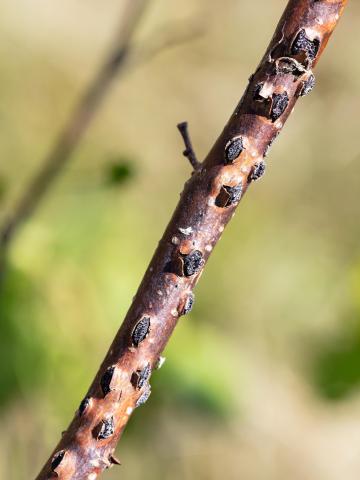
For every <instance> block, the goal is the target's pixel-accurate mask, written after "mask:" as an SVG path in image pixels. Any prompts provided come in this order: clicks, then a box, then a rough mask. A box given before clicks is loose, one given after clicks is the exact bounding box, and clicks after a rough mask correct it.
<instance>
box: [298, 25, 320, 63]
mask: <svg viewBox="0 0 360 480" xmlns="http://www.w3.org/2000/svg"><path fill="white" fill-rule="evenodd" d="M319 47H320V40H319V39H318V38H314V40H310V39H309V38H308V37H307V35H306V32H305V30H304V29H302V30H300V32H299V33H298V34H297V35H296V38H295V40H294V42H293V44H292V47H291V53H292V54H293V55H297V54H299V53H300V52H305V53H306V54H307V56H308V58H309V59H310V60H314V58H315V57H316V55H317V53H318V51H319Z"/></svg>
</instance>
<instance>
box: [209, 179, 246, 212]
mask: <svg viewBox="0 0 360 480" xmlns="http://www.w3.org/2000/svg"><path fill="white" fill-rule="evenodd" d="M242 191H243V187H242V183H239V184H238V185H235V186H234V187H232V186H230V185H223V186H222V187H221V189H220V192H219V195H218V196H217V197H216V200H215V205H216V206H217V207H220V208H226V207H230V206H231V205H234V204H235V203H238V202H239V201H240V199H241V194H242Z"/></svg>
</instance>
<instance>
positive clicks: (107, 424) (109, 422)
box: [95, 416, 115, 440]
mask: <svg viewBox="0 0 360 480" xmlns="http://www.w3.org/2000/svg"><path fill="white" fill-rule="evenodd" d="M114 431H115V425H114V417H113V416H111V417H109V418H104V419H103V420H101V422H100V423H99V425H97V427H95V436H96V438H97V440H104V439H106V438H109V437H111V436H112V435H113V434H114Z"/></svg>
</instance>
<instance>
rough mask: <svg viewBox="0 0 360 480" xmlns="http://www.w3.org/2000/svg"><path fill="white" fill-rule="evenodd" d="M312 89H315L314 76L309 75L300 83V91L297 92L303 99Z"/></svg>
mask: <svg viewBox="0 0 360 480" xmlns="http://www.w3.org/2000/svg"><path fill="white" fill-rule="evenodd" d="M314 87H315V75H313V74H311V75H310V76H309V78H307V79H306V80H304V81H303V82H302V84H301V87H300V91H299V97H304V96H305V95H308V94H309V93H310V92H311V91H312V90H313V88H314Z"/></svg>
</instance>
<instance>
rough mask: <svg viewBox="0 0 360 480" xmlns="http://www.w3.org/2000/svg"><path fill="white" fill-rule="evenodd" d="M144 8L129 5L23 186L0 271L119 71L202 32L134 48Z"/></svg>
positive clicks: (176, 33) (175, 34) (160, 37)
mask: <svg viewBox="0 0 360 480" xmlns="http://www.w3.org/2000/svg"><path fill="white" fill-rule="evenodd" d="M147 4H148V0H130V1H129V3H128V6H127V10H126V12H125V15H124V17H123V18H122V20H121V23H120V26H119V27H118V29H117V32H116V36H115V39H114V41H113V42H112V45H111V49H110V53H107V58H106V60H105V62H104V63H103V64H102V66H101V68H100V70H99V71H98V72H97V74H96V76H95V77H94V79H93V81H92V82H91V84H90V85H89V87H88V88H87V90H86V92H85V93H84V95H83V96H82V97H81V99H80V101H79V103H78V105H77V107H76V108H75V110H74V111H73V113H72V115H71V116H70V118H69V120H68V122H67V123H66V125H65V128H64V129H63V131H62V133H61V134H60V135H59V138H58V139H57V142H56V143H55V145H54V147H53V148H52V150H51V151H50V153H49V155H48V156H47V157H46V158H45V159H44V161H43V162H42V163H41V166H40V168H39V170H38V171H37V172H36V173H35V175H34V177H33V178H32V179H31V181H30V183H29V184H28V185H26V186H25V188H24V191H23V193H22V195H21V197H20V199H19V201H18V203H17V204H16V205H15V207H14V209H13V211H12V212H11V213H10V214H9V215H8V217H6V218H5V221H4V223H3V224H2V225H1V227H0V272H1V271H2V270H3V269H4V266H5V256H6V253H7V250H8V249H9V246H10V244H11V242H12V240H13V239H14V238H15V235H16V234H17V232H18V230H19V228H20V227H21V225H22V224H23V223H24V222H25V221H26V220H28V219H29V218H30V217H31V216H32V215H33V214H34V212H35V210H36V209H37V208H38V207H39V205H40V203H41V202H42V200H43V199H44V197H45V195H46V193H47V192H48V191H49V189H50V187H51V186H52V184H53V183H54V181H55V179H56V178H57V177H58V175H59V174H60V173H61V172H62V170H63V169H64V167H65V165H66V164H67V162H68V161H69V159H70V157H71V155H72V153H73V152H74V150H75V149H76V147H77V146H78V145H79V143H80V141H81V140H82V137H83V135H84V134H85V132H86V130H87V128H88V127H89V125H90V123H91V121H92V120H93V119H94V117H95V115H96V113H97V111H98V109H99V106H100V105H101V102H102V101H103V99H104V97H105V96H106V95H107V94H108V92H109V90H110V87H111V84H112V82H113V81H114V79H115V78H116V77H118V76H119V74H120V73H121V72H122V73H124V72H129V71H131V70H133V69H134V68H135V67H137V66H138V65H140V64H144V63H145V62H147V61H149V60H150V59H152V58H154V57H155V56H156V55H158V54H159V53H160V52H162V51H164V50H165V49H168V48H172V47H174V46H177V45H180V44H181V43H184V42H188V41H190V40H193V39H194V38H196V37H198V36H199V35H200V34H201V33H203V28H202V27H201V24H199V22H198V21H197V22H196V23H195V22H192V21H191V20H188V21H186V22H174V24H173V25H172V27H171V28H166V29H165V30H164V31H161V32H160V33H158V34H157V35H154V36H152V38H150V39H149V40H148V41H145V42H144V46H142V47H139V48H136V47H135V45H133V36H134V33H135V31H136V28H137V26H138V24H139V22H140V20H141V18H142V16H143V14H144V11H145V7H146V5H147ZM125 67H126V68H125Z"/></svg>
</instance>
